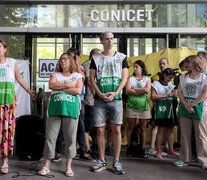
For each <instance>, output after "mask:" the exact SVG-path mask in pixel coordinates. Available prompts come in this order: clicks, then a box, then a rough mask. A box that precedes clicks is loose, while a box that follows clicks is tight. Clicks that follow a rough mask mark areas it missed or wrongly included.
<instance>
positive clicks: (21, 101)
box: [15, 59, 31, 117]
mask: <svg viewBox="0 0 207 180" xmlns="http://www.w3.org/2000/svg"><path fill="white" fill-rule="evenodd" d="M16 63H17V66H18V69H19V73H20V74H21V76H22V78H23V79H24V81H25V82H26V84H27V85H28V87H30V73H29V61H28V60H19V59H16ZM15 92H16V96H17V116H16V117H19V116H22V115H28V114H31V108H30V106H31V105H30V99H31V98H30V95H29V94H28V93H27V92H26V91H25V90H24V89H23V88H22V87H21V86H20V84H19V83H18V82H15Z"/></svg>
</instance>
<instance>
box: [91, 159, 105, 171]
mask: <svg viewBox="0 0 207 180" xmlns="http://www.w3.org/2000/svg"><path fill="white" fill-rule="evenodd" d="M106 165H107V163H106V161H104V160H103V159H100V160H98V161H97V162H96V165H94V166H93V167H92V171H94V172H99V171H102V170H104V169H106Z"/></svg>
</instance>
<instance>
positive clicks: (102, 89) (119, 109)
mask: <svg viewBox="0 0 207 180" xmlns="http://www.w3.org/2000/svg"><path fill="white" fill-rule="evenodd" d="M113 40H114V35H113V34H112V33H111V32H104V33H102V34H101V36H100V41H101V44H102V45H103V48H104V51H103V52H102V53H100V54H97V55H95V56H93V59H92V61H91V65H90V81H91V84H92V86H93V88H94V90H95V92H96V94H95V102H94V126H95V127H96V130H97V144H98V149H99V154H100V157H99V160H98V161H97V163H96V165H94V166H93V167H92V170H93V171H95V172H98V171H101V170H103V169H106V165H107V163H106V161H105V152H104V151H105V136H104V132H105V126H106V115H107V113H109V116H110V121H111V129H112V141H113V146H114V161H113V168H112V169H113V171H114V172H115V173H116V174H124V170H123V167H122V164H121V163H120V162H119V156H120V150H121V124H122V123H123V104H122V96H121V91H122V89H123V88H124V86H125V84H126V81H127V76H128V63H127V57H126V55H125V54H122V53H119V52H115V51H114V50H113ZM95 78H96V81H95Z"/></svg>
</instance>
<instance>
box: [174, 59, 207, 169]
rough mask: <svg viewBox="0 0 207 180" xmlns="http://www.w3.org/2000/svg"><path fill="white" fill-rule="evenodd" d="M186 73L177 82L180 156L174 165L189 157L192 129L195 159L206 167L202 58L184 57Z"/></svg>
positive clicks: (206, 78) (185, 162) (206, 88)
mask: <svg viewBox="0 0 207 180" xmlns="http://www.w3.org/2000/svg"><path fill="white" fill-rule="evenodd" d="M186 68H187V71H188V73H186V74H183V75H181V76H180V83H179V86H178V97H179V98H180V104H179V111H178V112H179V117H180V129H181V149H180V160H179V161H176V162H175V163H174V164H175V166H178V167H182V166H185V165H188V163H189V162H191V161H192V150H191V135H192V127H194V130H195V141H196V151H197V159H198V161H200V162H201V163H202V168H203V169H207V132H206V127H207V107H205V106H204V103H203V100H204V98H205V97H206V96H207V75H205V74H204V73H203V72H204V71H205V65H204V63H203V61H202V60H201V59H200V58H199V57H198V56H195V55H192V56H188V57H187V58H186Z"/></svg>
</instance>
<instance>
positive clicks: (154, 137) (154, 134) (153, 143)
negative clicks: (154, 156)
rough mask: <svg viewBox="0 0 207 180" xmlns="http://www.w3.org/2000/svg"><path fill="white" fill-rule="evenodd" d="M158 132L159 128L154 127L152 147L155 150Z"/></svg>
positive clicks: (152, 130)
mask: <svg viewBox="0 0 207 180" xmlns="http://www.w3.org/2000/svg"><path fill="white" fill-rule="evenodd" d="M157 130H158V127H157V126H152V129H151V142H150V147H152V148H153V149H154V148H155V141H156V138H157Z"/></svg>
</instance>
